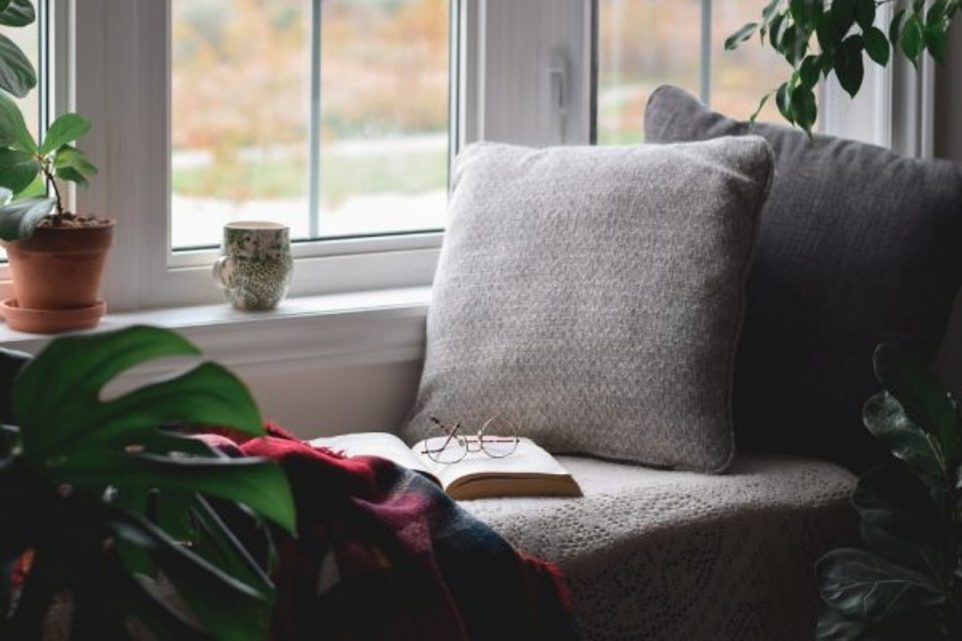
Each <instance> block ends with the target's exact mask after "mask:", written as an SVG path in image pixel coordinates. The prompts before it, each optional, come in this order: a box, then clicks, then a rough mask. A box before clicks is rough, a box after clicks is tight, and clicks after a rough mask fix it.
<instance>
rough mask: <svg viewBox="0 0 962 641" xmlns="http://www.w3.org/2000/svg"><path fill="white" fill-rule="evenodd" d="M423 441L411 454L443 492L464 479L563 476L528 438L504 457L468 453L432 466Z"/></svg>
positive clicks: (565, 472)
mask: <svg viewBox="0 0 962 641" xmlns="http://www.w3.org/2000/svg"><path fill="white" fill-rule="evenodd" d="M423 450H424V441H421V442H419V443H417V444H416V445H415V446H414V447H412V448H411V451H412V452H413V453H414V454H416V455H417V457H418V458H419V459H421V461H422V465H424V466H425V467H426V468H427V469H428V470H429V471H430V472H432V473H433V474H434V475H435V476H436V477H437V478H438V479H439V480H440V481H441V486H442V487H444V488H445V489H447V488H448V487H449V486H450V485H451V484H452V483H454V482H455V481H457V480H458V479H460V478H464V477H467V476H474V475H477V476H489V475H490V476H496V477H501V478H504V477H510V476H515V475H516V476H519V477H530V476H567V475H568V472H567V471H566V470H565V469H564V468H563V467H561V464H560V463H559V462H558V461H557V460H555V458H554V457H553V456H551V455H550V454H548V452H546V451H545V450H544V449H543V448H541V447H539V446H538V445H536V444H535V443H534V442H533V441H532V440H531V439H527V438H522V439H521V441H520V443H518V449H517V450H515V451H514V453H513V454H511V455H509V456H506V457H504V458H491V457H490V456H488V455H487V454H485V453H484V452H469V453H468V454H467V456H465V457H464V458H463V459H461V460H460V461H458V462H457V463H451V464H447V465H445V464H443V463H435V462H434V461H432V460H431V459H430V458H429V457H428V456H427V455H425V454H422V453H421V452H423Z"/></svg>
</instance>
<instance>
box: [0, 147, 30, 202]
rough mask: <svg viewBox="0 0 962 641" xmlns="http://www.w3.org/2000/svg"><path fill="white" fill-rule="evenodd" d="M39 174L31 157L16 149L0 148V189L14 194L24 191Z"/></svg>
mask: <svg viewBox="0 0 962 641" xmlns="http://www.w3.org/2000/svg"><path fill="white" fill-rule="evenodd" d="M39 173H40V164H39V163H38V162H37V161H36V160H34V158H33V155H31V154H29V153H27V152H25V151H20V150H18V149H3V148H0V187H6V188H7V189H10V190H11V191H13V192H14V193H18V192H20V191H23V190H24V189H26V188H27V187H28V186H29V185H30V183H32V182H33V181H34V179H36V177H37V175H38V174H39Z"/></svg>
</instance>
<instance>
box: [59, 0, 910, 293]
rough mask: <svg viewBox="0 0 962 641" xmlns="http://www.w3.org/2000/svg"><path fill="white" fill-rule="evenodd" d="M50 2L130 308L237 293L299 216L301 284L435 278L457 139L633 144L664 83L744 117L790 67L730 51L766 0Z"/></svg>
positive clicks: (296, 287) (113, 288)
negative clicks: (227, 274)
mask: <svg viewBox="0 0 962 641" xmlns="http://www.w3.org/2000/svg"><path fill="white" fill-rule="evenodd" d="M48 1H49V2H50V4H51V5H52V6H54V7H55V8H56V9H57V14H56V17H57V20H56V21H55V23H54V24H55V26H56V29H55V31H56V38H54V42H55V43H62V42H66V43H68V44H69V46H70V48H69V49H68V48H67V46H66V45H64V46H60V47H58V48H57V56H61V57H59V58H58V65H57V70H58V71H60V69H61V68H64V69H67V70H68V71H70V72H72V75H71V77H70V78H69V80H70V82H67V83H66V84H65V85H64V87H66V88H69V89H70V90H71V92H70V93H71V95H72V98H73V101H72V103H71V102H70V101H64V102H63V104H60V103H59V102H58V104H60V107H61V108H67V107H68V106H70V105H71V104H72V105H73V108H75V109H76V110H77V111H79V112H80V113H83V114H84V115H86V116H88V117H89V118H90V119H91V121H92V122H93V125H94V127H93V130H92V131H91V133H90V134H89V135H88V136H86V137H85V138H84V140H83V145H84V149H85V151H87V152H88V154H90V155H91V157H92V158H94V160H95V162H96V163H97V164H98V166H99V167H100V174H99V175H98V176H97V178H96V180H94V181H92V183H91V187H90V189H89V190H79V191H78V192H77V206H78V209H79V210H81V211H84V212H95V213H98V214H100V215H106V216H111V217H114V218H116V219H117V220H118V225H117V229H116V242H115V245H114V248H113V250H112V252H111V259H110V260H111V268H110V269H108V271H107V275H106V281H105V282H106V291H105V294H106V297H107V298H108V299H109V300H110V302H111V308H112V309H113V310H117V311H120V310H129V309H143V308H150V307H180V306H184V305H194V304H196V305H201V304H209V303H215V302H219V301H221V300H222V298H221V293H220V292H219V291H218V290H217V288H216V287H215V286H214V285H213V284H212V282H211V278H210V266H211V264H212V263H213V261H214V258H215V256H216V246H217V245H218V244H219V243H220V236H221V226H222V224H223V223H224V222H226V221H228V220H236V219H241V218H259V219H268V220H276V221H283V222H287V223H288V224H290V226H291V228H292V231H293V237H294V238H295V239H297V240H298V241H300V242H298V243H296V245H295V247H294V252H293V253H294V256H295V258H296V266H295V269H294V279H293V284H292V288H291V294H290V295H291V296H295V297H296V296H308V295H314V294H328V293H336V292H346V291H360V290H373V289H387V288H401V287H414V286H424V285H428V284H430V282H431V279H432V276H433V274H434V271H435V269H436V266H437V257H438V254H439V248H440V245H441V239H442V232H441V229H442V222H443V220H444V216H445V209H446V196H447V182H448V168H449V162H450V157H451V155H452V151H451V150H452V148H454V147H455V146H457V145H463V144H466V143H470V142H473V141H475V140H479V139H484V140H495V141H504V142H512V143H520V144H528V145H533V146H539V145H552V144H588V143H590V142H592V134H595V137H597V139H598V140H599V141H602V142H630V141H637V140H640V138H641V136H642V121H643V117H644V107H645V101H646V100H647V96H648V95H649V94H650V92H651V90H652V89H653V88H654V87H655V86H657V85H658V84H661V83H663V82H673V83H676V84H680V85H682V86H684V87H686V88H688V89H689V90H692V91H693V92H695V93H698V94H702V95H703V96H705V97H707V98H709V99H710V100H711V101H712V103H713V105H714V106H715V107H717V108H719V109H721V110H724V111H726V112H728V113H730V114H732V115H742V116H744V117H747V116H748V115H750V114H751V113H752V111H754V109H755V107H756V105H757V103H758V100H759V98H760V97H761V95H762V94H763V93H765V92H766V91H768V90H770V89H771V88H773V87H774V86H775V85H776V84H777V83H778V82H779V81H780V80H782V79H783V75H784V73H785V72H786V67H785V66H784V65H783V64H782V63H781V62H780V61H778V60H777V59H776V58H775V54H774V52H772V51H771V49H770V48H761V47H759V46H757V44H756V45H755V46H748V47H744V48H743V49H741V50H740V51H737V52H734V53H732V52H724V53H723V51H722V43H723V41H724V37H725V36H727V35H728V33H729V32H731V31H732V30H734V29H736V28H737V27H738V26H740V25H741V24H742V23H743V22H745V21H747V20H750V19H751V18H752V17H753V16H755V14H756V13H757V12H758V11H759V6H758V3H757V0H523V1H521V0H486V1H485V2H479V1H477V0H271V2H267V1H265V0H124V1H123V2H118V1H117V0H83V3H82V5H83V10H82V11H80V10H76V11H73V10H72V9H73V8H74V5H77V6H78V7H79V4H77V3H59V2H53V0H48ZM888 6H889V5H885V7H888ZM61 8H64V9H65V10H66V13H67V17H68V20H63V21H62V20H60V19H59V18H60V14H61ZM882 13H883V14H884V7H883V11H882ZM880 19H883V18H880ZM61 27H64V28H63V29H61ZM61 31H63V32H64V33H65V34H66V36H62V35H61ZM62 38H63V39H62ZM596 49H597V54H598V56H597V59H595V58H594V57H593V55H592V53H593V52H594V51H595V50H596ZM64 51H69V52H70V53H69V55H67V54H63V52H64ZM595 65H597V68H595ZM73 66H75V67H76V69H75V70H74V69H73V68H72V67H73ZM455 72H456V73H455ZM66 75H67V74H59V73H58V74H57V79H58V83H59V82H60V78H61V77H64V76H66ZM596 79H597V85H595V84H594V83H595V80H596ZM867 80H868V78H867ZM876 86H877V87H878V94H879V95H880V96H882V97H883V98H885V97H887V96H888V94H889V89H887V88H886V87H888V85H886V84H885V83H881V82H879V83H876ZM60 88H61V85H60V84H58V85H57V87H56V89H57V91H56V93H57V96H56V97H57V99H58V101H61V100H62V95H66V94H67V93H68V91H67V90H66V89H64V90H63V91H60ZM830 89H831V83H826V93H825V97H824V109H823V113H824V114H825V115H826V118H825V120H824V121H823V122H824V123H827V124H826V126H827V127H828V128H829V130H830V131H836V132H839V133H845V132H847V131H848V129H846V128H845V127H844V126H843V127H842V131H839V129H832V125H831V122H839V123H842V124H843V125H844V123H845V122H847V120H846V119H844V118H842V116H844V114H838V115H836V114H835V111H834V110H833V107H834V105H835V103H836V102H839V101H838V100H836V98H833V96H836V97H837V92H835V93H834V94H833V93H832V92H831V91H830ZM894 92H895V90H894V89H893V90H892V93H894ZM593 98H595V99H596V101H595V102H594V103H593V102H592V99H593ZM846 104H847V103H846ZM893 104H894V106H897V107H899V108H901V107H900V105H901V103H900V102H896V103H893ZM862 111H864V110H860V113H859V120H860V121H864V120H865V118H864V113H862ZM873 111H875V112H877V113H882V112H881V111H879V109H878V108H877V105H876V106H873ZM774 113H775V112H774V111H773V109H772V107H768V108H767V109H766V111H765V112H763V114H762V117H763V118H771V119H776V117H775V116H774ZM913 113H915V112H913ZM920 113H921V112H920ZM596 114H597V115H596ZM893 119H894V117H893ZM910 120H911V119H910ZM880 122H881V124H882V125H885V124H886V122H887V121H886V119H885V118H881V119H880ZM884 128H885V127H884V126H882V127H881V129H884ZM449 131H450V132H452V133H449ZM455 134H456V135H455ZM315 241H316V242H315Z"/></svg>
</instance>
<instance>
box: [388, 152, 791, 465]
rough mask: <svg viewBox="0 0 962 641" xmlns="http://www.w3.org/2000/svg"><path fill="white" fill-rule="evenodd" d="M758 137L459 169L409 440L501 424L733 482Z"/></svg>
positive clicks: (497, 157)
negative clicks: (491, 421)
mask: <svg viewBox="0 0 962 641" xmlns="http://www.w3.org/2000/svg"><path fill="white" fill-rule="evenodd" d="M772 170H773V160H772V153H771V149H770V148H769V146H768V144H767V143H766V142H765V141H764V140H762V139H761V138H757V137H747V138H730V139H722V140H715V141H710V142H707V143H694V144H680V145H641V146H635V147H607V148H605V147H559V148H552V149H542V150H536V149H528V148H524V147H514V146H509V145H496V144H478V145H473V146H471V147H469V148H468V149H466V150H465V151H464V152H462V154H461V155H460V156H459V158H458V163H457V168H456V171H455V179H454V191H453V195H452V199H451V221H450V224H449V226H448V230H447V232H446V233H445V239H444V247H443V249H442V252H441V258H440V262H439V265H438V271H437V276H436V278H435V281H434V296H433V301H432V304H431V310H430V313H429V315H428V327H427V350H426V359H425V364H424V372H423V374H422V377H421V386H420V390H419V392H418V400H417V404H416V406H415V407H414V410H413V413H412V418H411V419H410V421H409V422H408V424H407V426H406V427H405V428H404V430H403V435H404V436H405V437H406V438H407V439H408V440H409V441H416V440H419V439H421V438H424V437H426V436H428V435H431V434H432V426H431V423H430V422H429V420H428V419H429V417H431V416H436V417H438V418H439V419H440V420H442V421H444V422H446V423H454V422H460V423H461V424H462V425H463V427H464V429H465V430H467V431H474V430H477V429H478V428H480V427H481V425H482V424H483V423H484V422H485V420H486V419H488V418H491V417H494V416H496V415H498V416H500V417H502V418H503V419H506V420H507V421H510V422H511V423H513V424H514V425H515V426H516V430H517V431H518V432H519V433H520V435H522V436H528V437H531V438H533V439H535V440H536V441H537V442H539V443H540V444H541V445H542V446H544V447H545V448H547V449H548V450H550V451H553V452H574V453H585V454H595V455H598V456H603V457H607V458H614V459H623V460H631V461H635V462H639V463H646V464H650V465H656V466H662V467H671V468H684V469H692V470H700V471H706V472H719V471H722V470H723V469H724V468H725V467H726V466H727V465H728V463H729V461H730V460H731V457H732V452H733V440H734V439H733V435H732V427H731V376H732V368H733V361H734V356H735V344H736V342H737V338H738V330H739V327H740V325H741V316H742V307H743V298H744V285H745V278H746V275H747V271H748V266H749V264H750V257H751V251H752V246H753V243H754V239H755V233H756V227H757V224H756V221H757V216H758V212H759V211H761V206H762V203H763V202H764V199H765V196H766V194H767V192H768V186H769V181H770V179H771V175H772Z"/></svg>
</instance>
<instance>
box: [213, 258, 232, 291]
mask: <svg viewBox="0 0 962 641" xmlns="http://www.w3.org/2000/svg"><path fill="white" fill-rule="evenodd" d="M228 263H230V264H228ZM233 263H234V261H233V260H231V257H230V256H221V257H220V258H218V259H217V261H216V262H215V263H214V270H213V272H212V273H211V276H213V277H214V282H215V283H217V285H218V287H220V288H221V289H227V288H228V287H230V285H229V284H228V282H227V279H226V278H225V277H224V268H225V267H226V268H227V269H228V271H230V270H231V269H232V268H233V266H234V265H233Z"/></svg>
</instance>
